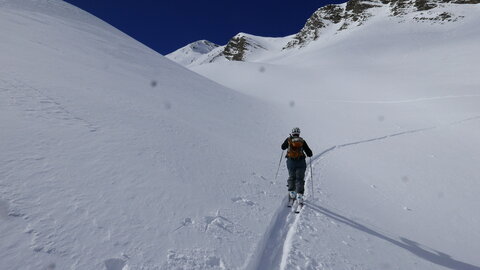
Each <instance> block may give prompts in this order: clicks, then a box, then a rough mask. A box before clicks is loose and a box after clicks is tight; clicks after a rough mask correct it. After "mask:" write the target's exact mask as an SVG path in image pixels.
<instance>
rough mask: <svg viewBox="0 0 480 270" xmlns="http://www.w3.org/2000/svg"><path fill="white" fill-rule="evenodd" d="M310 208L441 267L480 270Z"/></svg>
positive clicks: (416, 244)
mask: <svg viewBox="0 0 480 270" xmlns="http://www.w3.org/2000/svg"><path fill="white" fill-rule="evenodd" d="M305 206H307V207H308V208H310V209H312V210H313V211H316V212H318V213H321V214H323V215H325V216H327V217H329V218H331V219H334V220H335V221H338V222H341V223H343V224H345V225H348V226H350V227H352V228H354V229H357V230H359V231H362V232H365V233H368V234H370V235H372V236H375V237H377V238H380V239H383V240H385V241H388V242H390V243H392V244H394V245H396V246H398V247H401V248H403V249H405V250H407V251H409V252H411V253H412V254H414V255H416V256H418V257H420V258H422V259H424V260H427V261H429V262H431V263H434V264H437V265H441V266H443V267H446V268H450V269H455V270H480V267H478V266H475V265H472V264H468V263H464V262H461V261H458V260H455V259H453V258H452V257H451V256H450V255H448V254H445V253H442V252H439V251H436V250H434V251H429V250H426V249H425V248H422V247H421V246H420V245H419V244H418V243H417V242H415V241H412V240H409V239H407V238H403V237H400V240H395V239H393V238H391V237H388V236H386V235H384V234H381V233H379V232H376V231H374V230H372V229H370V228H368V227H367V226H365V225H362V224H360V223H358V222H356V221H353V220H351V219H349V218H347V217H344V216H342V215H340V214H337V213H334V212H332V211H330V210H328V209H326V208H324V207H321V206H318V205H316V204H313V203H311V202H308V203H306V204H305Z"/></svg>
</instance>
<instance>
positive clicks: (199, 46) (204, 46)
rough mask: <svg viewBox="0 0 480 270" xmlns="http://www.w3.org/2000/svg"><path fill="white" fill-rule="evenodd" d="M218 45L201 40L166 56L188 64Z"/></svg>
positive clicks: (184, 64) (182, 63)
mask: <svg viewBox="0 0 480 270" xmlns="http://www.w3.org/2000/svg"><path fill="white" fill-rule="evenodd" d="M218 46H219V45H217V44H215V43H212V42H210V41H208V40H199V41H195V42H193V43H190V44H188V45H187V46H185V47H183V48H180V49H178V50H176V51H174V52H172V53H170V54H168V55H167V56H166V57H167V58H168V59H170V60H172V61H175V62H177V63H179V64H181V65H183V66H188V65H189V64H191V63H193V62H196V61H197V60H198V59H199V58H201V57H202V56H204V55H205V54H208V53H209V52H211V51H212V50H214V49H215V48H217V47H218Z"/></svg>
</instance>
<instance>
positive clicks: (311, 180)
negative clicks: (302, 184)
mask: <svg viewBox="0 0 480 270" xmlns="http://www.w3.org/2000/svg"><path fill="white" fill-rule="evenodd" d="M310 182H311V183H312V201H313V200H314V199H315V196H314V195H313V169H312V157H310Z"/></svg>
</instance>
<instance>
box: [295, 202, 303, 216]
mask: <svg viewBox="0 0 480 270" xmlns="http://www.w3.org/2000/svg"><path fill="white" fill-rule="evenodd" d="M302 208H303V203H297V204H296V206H295V214H300V210H302Z"/></svg>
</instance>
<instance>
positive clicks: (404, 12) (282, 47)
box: [167, 0, 480, 67]
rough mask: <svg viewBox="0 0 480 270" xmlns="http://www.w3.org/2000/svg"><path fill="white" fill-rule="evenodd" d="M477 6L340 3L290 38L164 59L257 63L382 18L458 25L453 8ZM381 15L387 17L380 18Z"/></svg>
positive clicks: (238, 40)
mask: <svg viewBox="0 0 480 270" xmlns="http://www.w3.org/2000/svg"><path fill="white" fill-rule="evenodd" d="M479 3H480V1H479V0H362V1H360V0H350V1H348V2H346V3H344V4H338V5H334V4H332V5H327V6H324V7H321V8H319V9H318V10H317V11H315V12H314V13H313V14H312V16H311V17H310V18H309V19H308V20H307V22H306V23H305V26H304V27H303V28H302V29H301V30H300V31H299V32H298V33H296V34H294V35H291V36H287V37H283V38H264V37H259V36H254V35H250V34H245V33H239V34H237V35H236V36H234V37H233V38H231V39H230V41H229V42H228V43H227V44H226V45H224V46H219V48H218V49H216V50H215V51H213V52H212V51H211V50H209V51H208V53H209V54H203V57H195V58H192V57H191V56H190V55H191V54H190V53H188V51H189V50H187V52H186V53H179V52H183V51H185V50H186V49H185V48H182V49H179V50H178V51H175V52H173V53H171V54H169V55H167V57H168V58H170V59H172V60H174V61H176V62H178V63H180V64H182V65H184V66H188V67H193V66H196V65H201V64H206V63H211V62H215V61H225V60H229V61H248V62H257V61H262V60H263V59H265V58H269V57H270V58H272V57H274V58H277V57H278V55H279V54H280V55H288V54H291V53H292V52H291V50H293V49H301V48H303V47H305V46H307V45H308V44H310V43H311V42H312V41H316V40H318V39H320V40H321V39H328V37H329V36H331V35H337V34H338V35H341V34H342V33H341V32H342V31H344V30H347V29H352V28H361V26H362V25H364V24H366V23H367V22H368V21H371V20H378V19H384V20H388V21H395V22H398V23H413V22H416V23H419V24H448V23H454V22H458V21H460V20H463V19H464V18H465V14H464V13H463V12H461V9H460V10H459V9H458V8H457V7H458V6H466V7H467V8H468V7H469V6H471V5H473V4H479ZM385 16H386V17H388V18H384V17H385ZM359 31H361V29H359ZM197 42H202V41H197ZM197 42H194V43H192V45H191V46H194V45H195V44H197ZM189 46H190V45H189ZM189 46H187V47H189ZM216 46H218V45H216Z"/></svg>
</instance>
